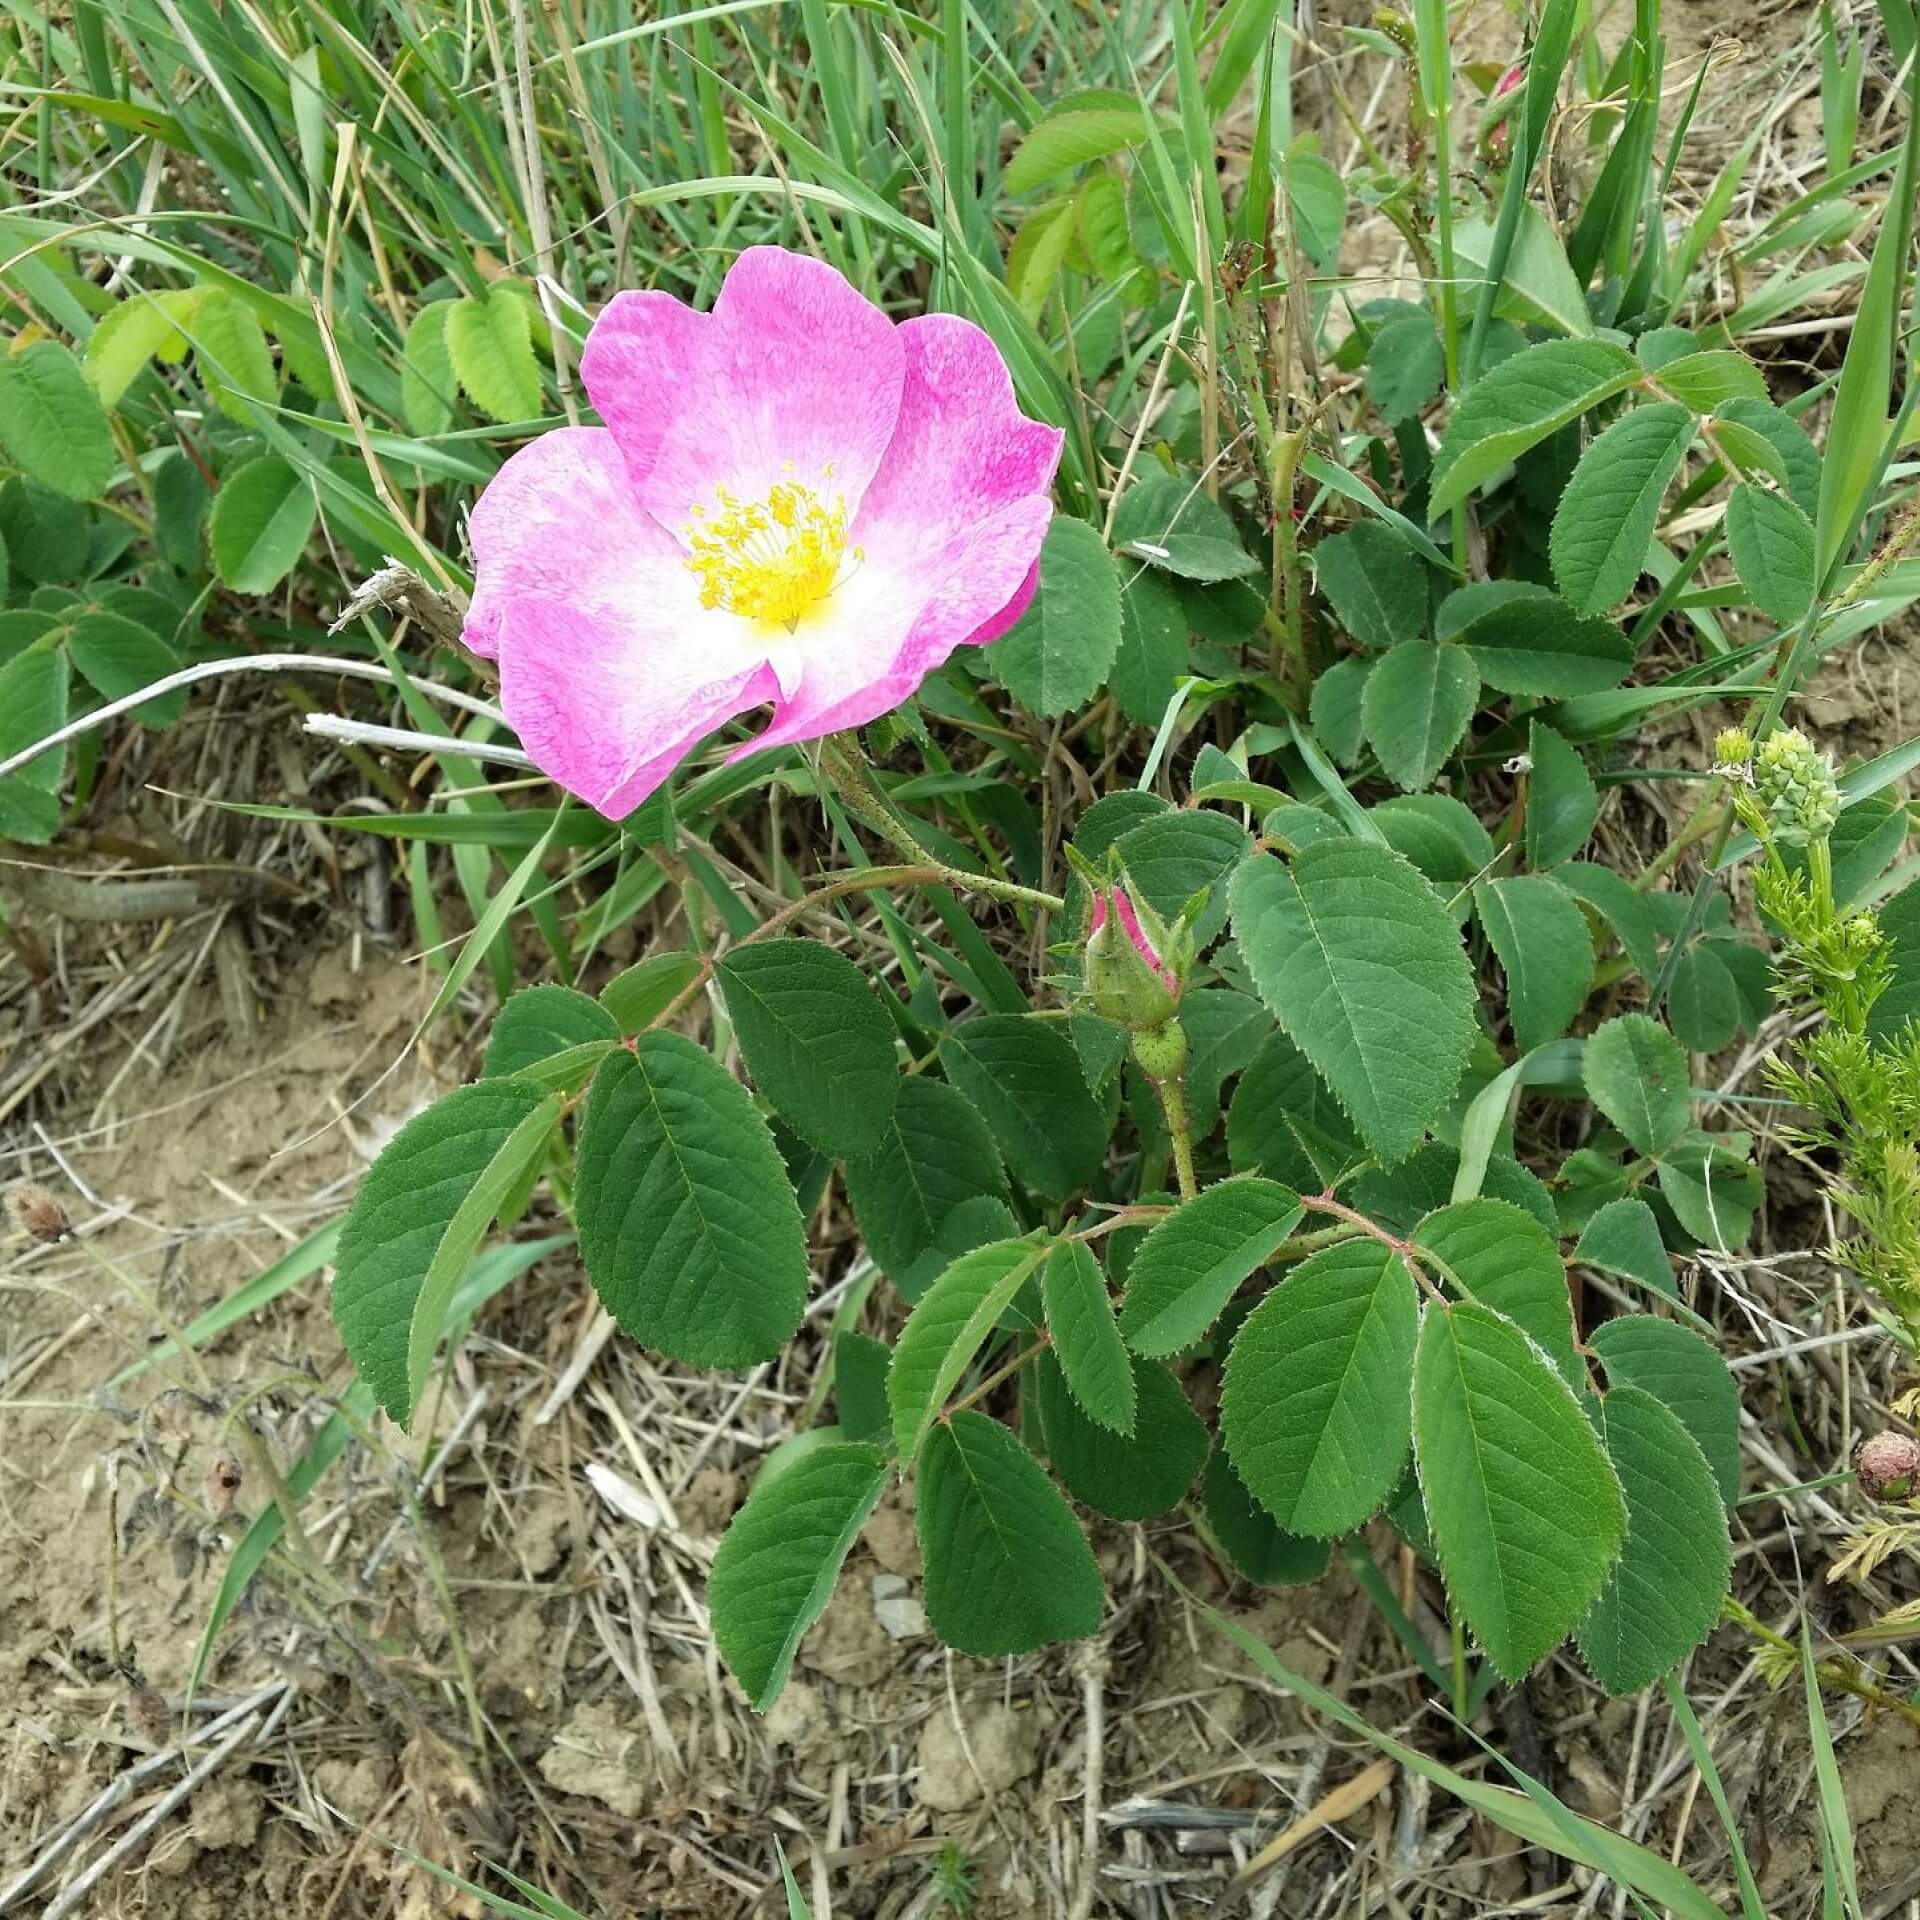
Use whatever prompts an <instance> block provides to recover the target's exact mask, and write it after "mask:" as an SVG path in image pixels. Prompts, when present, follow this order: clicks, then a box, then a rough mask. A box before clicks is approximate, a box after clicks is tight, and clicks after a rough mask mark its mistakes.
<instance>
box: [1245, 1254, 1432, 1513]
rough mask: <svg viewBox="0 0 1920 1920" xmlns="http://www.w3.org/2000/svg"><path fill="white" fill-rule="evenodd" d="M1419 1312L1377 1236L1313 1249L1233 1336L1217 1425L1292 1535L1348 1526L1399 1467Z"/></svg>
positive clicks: (1379, 1498) (1256, 1492)
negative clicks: (1313, 1251)
mask: <svg viewBox="0 0 1920 1920" xmlns="http://www.w3.org/2000/svg"><path fill="white" fill-rule="evenodd" d="M1418 1331H1419V1308H1418V1305H1417V1302H1416V1300H1415V1297H1414V1285H1413V1277H1412V1275H1411V1274H1409V1273H1408V1272H1407V1268H1406V1263H1405V1262H1404V1261H1403V1260H1402V1259H1401V1258H1400V1256H1399V1255H1398V1254H1397V1253H1395V1252H1393V1251H1392V1249H1391V1248H1387V1247H1383V1246H1381V1244H1380V1243H1379V1242H1378V1241H1377V1240H1373V1239H1355V1240H1344V1241H1341V1242H1339V1243H1338V1244H1336V1245H1334V1246H1331V1247H1328V1248H1326V1249H1325V1250H1324V1251H1322V1252H1320V1253H1316V1254H1315V1255H1314V1256H1313V1257H1312V1258H1311V1259H1310V1260H1308V1261H1306V1262H1304V1263H1303V1264H1302V1265H1301V1266H1300V1267H1299V1268H1297V1269H1296V1270H1295V1271H1294V1272H1293V1273H1292V1274H1290V1275H1289V1276H1288V1277H1287V1278H1286V1279H1285V1280H1283V1281H1282V1282H1281V1283H1280V1284H1279V1285H1278V1286H1277V1287H1275V1288H1274V1290H1273V1291H1272V1292H1271V1293H1269V1294H1268V1295H1267V1297H1266V1298H1265V1299H1264V1300H1263V1301H1261V1303H1260V1304H1259V1306H1257V1307H1256V1308H1255V1309H1254V1310H1253V1312H1252V1314H1251V1315H1249V1317H1248V1319H1247V1323H1246V1325H1245V1326H1243V1327H1242V1328H1241V1329H1240V1331H1239V1333H1238V1335H1236V1336H1235V1339H1234V1343H1233V1352H1232V1354H1231V1355H1230V1356H1229V1358H1228V1360H1227V1370H1226V1380H1225V1384H1224V1385H1223V1387H1222V1389H1221V1395H1220V1432H1221V1437H1222V1438H1223V1439H1224V1441H1225V1442H1226V1447H1227V1451H1228V1452H1229V1453H1230V1454H1231V1455H1232V1457H1233V1464H1234V1468H1235V1470H1236V1472H1238V1474H1239V1476H1240V1478H1241V1479H1242V1480H1243V1481H1244V1482H1245V1483H1246V1486H1247V1488H1248V1491H1249V1492H1251V1493H1252V1494H1253V1496H1254V1498H1255V1499H1256V1500H1258V1501H1259V1502H1260V1504H1261V1505H1262V1506H1263V1507H1264V1508H1265V1509H1266V1510H1267V1512H1268V1513H1270V1514H1271V1515H1272V1516H1273V1518H1274V1520H1275V1521H1276V1522H1277V1523H1278V1524H1279V1525H1280V1526H1282V1527H1284V1528H1285V1529H1286V1530H1287V1531H1288V1532H1290V1533H1303V1534H1309V1535H1312V1536H1315V1537H1320V1536H1328V1535H1333V1534H1341V1533H1346V1532H1348V1531H1349V1530H1350V1529H1351V1528H1354V1527H1357V1526H1358V1525H1359V1524H1360V1523H1361V1521H1363V1520H1365V1519H1366V1518H1367V1517H1368V1515H1369V1514H1372V1513H1375V1512H1377V1511H1378V1510H1379V1508H1380V1506H1381V1504H1382V1503H1383V1502H1384V1501H1385V1500H1386V1497H1387V1495H1388V1494H1390V1493H1391V1492H1392V1491H1393V1488H1394V1483H1395V1482H1396V1481H1397V1480H1398V1479H1399V1477H1400V1470H1401V1468H1402V1467H1403V1466H1404V1465H1405V1464H1406V1458H1407V1435H1408V1431H1409V1425H1410V1420H1411V1414H1410V1410H1409V1404H1408V1390H1409V1387H1410V1385H1411V1382H1412V1378H1413V1353H1414V1342H1415V1339H1416V1337H1417V1334H1418Z"/></svg>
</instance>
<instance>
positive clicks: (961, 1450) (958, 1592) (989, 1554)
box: [914, 1412, 1106, 1659]
mask: <svg viewBox="0 0 1920 1920" xmlns="http://www.w3.org/2000/svg"><path fill="white" fill-rule="evenodd" d="M914 1521H915V1524H916V1526H917V1528H918V1530H919V1534H920V1555H921V1559H922V1561H923V1562H924V1564H925V1567H926V1578H927V1589H926V1603H927V1618H928V1620H929V1621H931V1622H932V1625H933V1630H934V1632H935V1633H937V1634H938V1635H939V1636H940V1638H941V1639H942V1640H944V1641H945V1642H946V1643H947V1645H948V1646H950V1647H955V1648H957V1649H958V1650H959V1651H960V1652H962V1653H972V1654H978V1655H979V1656H981V1657H982V1658H983V1659H988V1658H993V1657H996V1656H998V1655H1001V1654H1010V1653H1031V1652H1033V1650H1034V1649H1035V1648H1036V1647H1043V1646H1045V1645H1047V1644H1048V1642H1050V1641H1054V1640H1080V1639H1084V1638H1085V1637H1086V1636H1087V1635H1088V1634H1090V1633H1092V1632H1094V1631H1095V1630H1096V1629H1097V1628H1098V1627H1099V1625H1100V1614H1101V1610H1102V1607H1103V1605H1104V1603H1105V1598H1106V1595H1105V1591H1104V1589H1103V1587H1102V1585H1101V1580H1100V1565H1099V1562H1098V1561H1096V1560H1095V1559H1094V1557H1093V1550H1092V1548H1090V1547H1089V1546H1088V1545H1087V1541H1086V1536H1085V1535H1084V1534H1083V1533H1082V1532H1081V1531H1080V1526H1079V1522H1078V1521H1076V1520H1075V1519H1074V1517H1073V1510H1072V1509H1071V1508H1070V1507H1069V1506H1068V1505H1067V1503H1066V1501H1065V1500H1064V1499H1062V1498H1061V1496H1060V1494H1059V1492H1058V1491H1057V1489H1056V1488H1055V1487H1054V1485H1053V1482H1052V1481H1051V1480H1049V1479H1048V1478H1047V1476H1046V1472H1045V1470H1044V1469H1043V1468H1042V1467H1041V1465H1040V1463H1039V1461H1037V1460H1036V1459H1035V1458H1034V1457H1033V1455H1032V1454H1030V1453H1029V1452H1028V1451H1027V1450H1026V1448H1025V1447H1023V1446H1022V1445H1021V1444H1020V1442H1019V1441H1018V1440H1017V1439H1015V1438H1014V1436H1013V1435H1012V1434H1011V1433H1009V1432H1008V1431H1007V1429H1006V1428H1005V1427H1003V1426H1001V1425H1000V1424H999V1422H998V1421H995V1420H989V1419H988V1418H987V1417H986V1415H985V1414H981V1413H972V1412H967V1413H956V1414H955V1415H954V1416H953V1418H952V1419H951V1420H949V1421H944V1422H942V1423H941V1424H940V1425H938V1426H936V1427H935V1428H934V1430H933V1432H932V1434H931V1435H930V1436H929V1438H928V1441H927V1448H926V1453H925V1455H924V1456H923V1457H922V1460H921V1463H920V1474H919V1481H918V1486H917V1490H916V1498H915V1501H914Z"/></svg>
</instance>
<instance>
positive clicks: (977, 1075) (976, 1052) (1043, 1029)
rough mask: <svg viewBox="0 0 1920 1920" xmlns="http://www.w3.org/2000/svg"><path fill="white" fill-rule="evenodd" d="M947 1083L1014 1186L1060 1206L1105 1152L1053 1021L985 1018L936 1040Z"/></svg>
mask: <svg viewBox="0 0 1920 1920" xmlns="http://www.w3.org/2000/svg"><path fill="white" fill-rule="evenodd" d="M940 1063H941V1065H942V1066H943V1067H944V1068H945V1069H946V1074H947V1078H948V1079H949V1080H951V1081H952V1082H953V1084H954V1085H955V1086H956V1087H958V1088H959V1089H960V1091H961V1092H962V1093H963V1094H965V1095H966V1097H967V1098H968V1099H969V1100H970V1101H972V1103H973V1104H974V1106H975V1107H976V1108H978V1109H979V1111H980V1113H981V1115H982V1116H983V1117H984V1118H985V1120H986V1123H987V1127H988V1130H989V1131H990V1132H991V1133H992V1134H993V1137H994V1138H995V1139H996V1140H997V1141H998V1142H999V1143H1000V1147H1001V1150H1002V1152H1003V1153H1004V1154H1005V1156H1006V1161H1007V1165H1008V1167H1009V1168H1010V1169H1011V1170H1012V1171H1013V1172H1014V1173H1015V1174H1016V1175H1017V1176H1018V1177H1019V1179H1020V1181H1021V1184H1022V1185H1024V1186H1026V1187H1029V1188H1031V1189H1032V1190H1033V1191H1034V1192H1035V1193H1041V1194H1045V1195H1046V1196H1047V1197H1048V1198H1049V1199H1053V1200H1063V1199H1065V1198H1066V1197H1067V1195H1068V1194H1070V1193H1072V1192H1073V1191H1074V1190H1075V1189H1076V1188H1079V1187H1082V1186H1084V1185H1086V1183H1087V1182H1088V1181H1089V1180H1091V1179H1092V1178H1093V1176H1094V1174H1095V1173H1096V1172H1097V1171H1098V1169H1099V1166H1100V1163H1101V1161H1102V1159H1103V1158H1104V1157H1105V1155H1106V1151H1107V1133H1108V1125H1107V1118H1106V1116H1105V1114H1103V1113H1102V1112H1101V1110H1100V1107H1099V1104H1098V1103H1097V1102H1096V1101H1095V1099H1094V1097H1093V1094H1092V1091H1091V1090H1090V1089H1089V1087H1088V1086H1087V1083H1086V1079H1085V1076H1084V1075H1082V1073H1081V1071H1080V1062H1079V1058H1078V1056H1077V1055H1076V1054H1075V1053H1074V1050H1073V1042H1072V1041H1071V1040H1070V1039H1069V1038H1068V1037H1067V1035H1066V1033H1065V1032H1064V1031H1063V1030H1062V1028H1061V1025H1060V1023H1059V1022H1058V1021H1057V1020H1047V1019H1044V1018H1042V1017H1041V1016H1040V1015H1038V1014H1025V1013H987V1014H981V1015H979V1016H977V1017H976V1018H974V1019H971V1020H965V1021H961V1022H960V1023H959V1024H958V1025H956V1026H953V1027H950V1028H948V1029H947V1031H946V1032H945V1033H943V1034H942V1035H941V1037H940Z"/></svg>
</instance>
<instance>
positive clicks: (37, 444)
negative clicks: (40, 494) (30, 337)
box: [0, 340, 120, 500]
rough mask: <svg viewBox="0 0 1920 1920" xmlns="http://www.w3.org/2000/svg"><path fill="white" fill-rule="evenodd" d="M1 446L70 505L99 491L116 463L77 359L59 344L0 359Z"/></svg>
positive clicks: (109, 434)
mask: <svg viewBox="0 0 1920 1920" xmlns="http://www.w3.org/2000/svg"><path fill="white" fill-rule="evenodd" d="M0 448H3V449H4V450H5V452H6V455H7V457H8V459H10V460H11V461H12V462H13V463H14V465H15V466H17V467H20V468H21V469H23V470H24V472H25V473H26V474H27V476H28V477H29V478H30V479H33V480H37V481H39V482H40V484H41V485H42V486H45V487H51V488H52V489H53V490H54V492H56V493H61V494H64V495H66V497H67V498H68V499H70V500H92V499H94V498H95V497H97V496H98V495H100V494H102V493H105V492H106V490H107V485H108V483H109V482H110V481H111V480H112V479H113V470H114V468H115V467H116V466H118V465H119V463H120V462H119V456H118V454H116V453H115V452H114V448H113V429H112V428H111V427H109V426H108V424H107V416H106V414H105V412H104V411H103V410H102V408H101V405H100V400H99V396H98V395H97V394H96V393H95V392H94V390H93V388H92V387H90V386H89V385H88V384H87V376H86V375H85V374H84V373H83V372H82V371H81V369H80V362H79V361H78V360H76V359H75V358H74V357H73V355H72V353H71V352H70V351H69V350H68V349H67V348H65V347H63V346H62V345H61V344H60V343H59V341H57V340H36V341H35V342H34V343H33V345H32V346H30V347H29V348H27V350H26V351H25V352H24V353H8V354H0Z"/></svg>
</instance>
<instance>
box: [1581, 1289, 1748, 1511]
mask: <svg viewBox="0 0 1920 1920" xmlns="http://www.w3.org/2000/svg"><path fill="white" fill-rule="evenodd" d="M1591 1344H1592V1346H1593V1350H1594V1352H1595V1353H1597V1354H1598V1355H1599V1356H1600V1362H1601V1364H1602V1365H1603V1366H1604V1367H1605V1368H1606V1370H1607V1381H1608V1384H1609V1385H1610V1386H1614V1387H1641V1388H1644V1389H1645V1390H1646V1391H1647V1392H1648V1393H1650V1394H1652V1395H1653V1397H1654V1398H1655V1399H1656V1400H1658V1401H1660V1402H1661V1404H1662V1405H1664V1406H1665V1407H1666V1408H1667V1410H1668V1411H1669V1412H1670V1413H1672V1414H1673V1415H1674V1416H1675V1418H1676V1419H1678V1420H1679V1422H1680V1424H1681V1425H1682V1426H1683V1427H1685V1428H1686V1430H1687V1431H1688V1432H1689V1433H1690V1434H1692V1435H1693V1437H1694V1440H1695V1442H1696V1443H1697V1444H1698V1446H1699V1448H1700V1451H1701V1452H1702V1453H1703V1454H1705V1455H1706V1460H1707V1465H1708V1466H1709V1467H1710V1468H1711V1469H1712V1471H1713V1478H1714V1482H1715V1484H1716V1485H1717V1486H1718V1487H1719V1489H1720V1499H1721V1503H1722V1504H1723V1505H1724V1506H1725V1507H1726V1508H1727V1510H1728V1512H1731V1511H1732V1510H1733V1506H1734V1503H1735V1502H1736V1501H1737V1500H1738V1499H1739V1498H1740V1395H1739V1393H1738V1392H1737V1390H1736V1389H1735V1387H1734V1384H1733V1376H1732V1374H1730V1373H1729V1372H1728V1371H1727V1368H1726V1363H1725V1362H1724V1361H1723V1360H1722V1359H1721V1358H1720V1356H1719V1355H1718V1354H1717V1353H1716V1352H1714V1350H1713V1347H1712V1345H1711V1344H1710V1343H1709V1342H1708V1341H1706V1340H1704V1339H1703V1338H1702V1337H1701V1336H1700V1335H1699V1334H1697V1333H1695V1332H1694V1331H1693V1329H1692V1328H1691V1327H1683V1326H1681V1325H1680V1324H1679V1323H1678V1322H1677V1321H1673V1320H1659V1319H1656V1318H1655V1317H1654V1316H1653V1315H1651V1314H1645V1313H1630V1314H1622V1315H1621V1316H1620V1317H1619V1318H1617V1319H1613V1320H1609V1321H1607V1322H1605V1324H1604V1325H1602V1326H1599V1327H1596V1328H1595V1329H1594V1332H1593V1336H1592V1342H1591Z"/></svg>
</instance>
